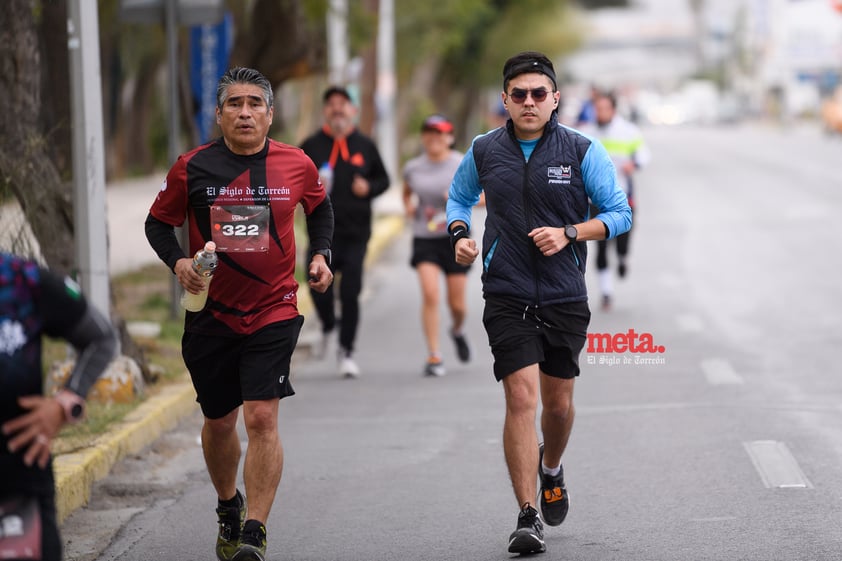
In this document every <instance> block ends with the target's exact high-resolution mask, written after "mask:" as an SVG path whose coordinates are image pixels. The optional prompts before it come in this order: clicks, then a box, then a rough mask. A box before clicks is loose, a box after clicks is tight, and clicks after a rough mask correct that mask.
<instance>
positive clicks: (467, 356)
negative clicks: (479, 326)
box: [450, 333, 471, 362]
mask: <svg viewBox="0 0 842 561" xmlns="http://www.w3.org/2000/svg"><path fill="white" fill-rule="evenodd" d="M450 336H451V337H453V343H454V344H455V345H456V355H457V356H458V357H459V360H460V361H462V362H468V361H469V360H471V348H470V347H469V346H468V341H467V340H466V339H465V336H464V335H463V334H461V333H460V334H459V335H454V334H453V333H451V334H450Z"/></svg>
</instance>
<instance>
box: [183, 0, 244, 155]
mask: <svg viewBox="0 0 842 561" xmlns="http://www.w3.org/2000/svg"><path fill="white" fill-rule="evenodd" d="M233 23H234V22H233V17H232V16H231V14H230V13H229V12H226V13H225V17H224V18H223V19H222V21H221V22H219V23H218V24H213V25H197V26H194V27H191V28H190V87H191V89H192V90H193V102H194V107H195V108H196V112H195V119H196V126H197V127H198V129H199V140H200V142H202V143H204V142H207V141H208V140H209V139H210V136H211V133H212V131H213V130H214V129H213V127H214V123H215V122H216V84H217V82H218V81H219V77H220V76H222V75H223V74H224V73H225V71H226V70H228V56H229V55H230V54H231V44H232V42H233V32H234V25H233Z"/></svg>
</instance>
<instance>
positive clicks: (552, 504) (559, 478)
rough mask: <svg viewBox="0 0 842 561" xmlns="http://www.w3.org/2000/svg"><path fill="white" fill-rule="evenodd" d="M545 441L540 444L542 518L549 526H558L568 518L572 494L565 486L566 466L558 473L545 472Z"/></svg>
mask: <svg viewBox="0 0 842 561" xmlns="http://www.w3.org/2000/svg"><path fill="white" fill-rule="evenodd" d="M543 463H544V443H543V442H542V443H541V444H540V445H539V446H538V480H539V481H540V485H539V486H538V487H539V488H538V504H539V505H540V506H541V518H543V519H544V522H546V523H547V526H558V525H559V524H561V523H562V522H564V519H565V518H567V511H568V510H570V495H568V493H567V487H565V486H564V468H561V471H559V472H558V475H556V476H552V475H547V474H546V473H544V468H543V467H542V466H543Z"/></svg>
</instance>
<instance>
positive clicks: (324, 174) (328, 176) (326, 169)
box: [319, 162, 333, 193]
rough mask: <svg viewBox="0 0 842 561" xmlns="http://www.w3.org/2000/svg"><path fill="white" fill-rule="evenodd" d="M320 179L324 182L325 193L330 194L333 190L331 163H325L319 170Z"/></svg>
mask: <svg viewBox="0 0 842 561" xmlns="http://www.w3.org/2000/svg"><path fill="white" fill-rule="evenodd" d="M319 179H320V180H321V181H322V185H323V186H324V188H325V191H326V192H327V193H330V190H331V189H333V168H332V167H330V164H329V163H327V162H325V163H324V164H322V167H320V168H319Z"/></svg>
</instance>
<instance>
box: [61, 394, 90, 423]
mask: <svg viewBox="0 0 842 561" xmlns="http://www.w3.org/2000/svg"><path fill="white" fill-rule="evenodd" d="M56 401H58V403H59V405H61V408H62V409H63V410H64V418H65V420H66V421H67V422H68V423H71V424H74V423H78V422H79V421H81V420H82V419H83V418H84V417H85V400H84V399H82V398H81V397H79V396H78V395H76V394H75V393H73V392H72V391H70V390H61V391H60V392H58V393H57V394H56Z"/></svg>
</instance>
